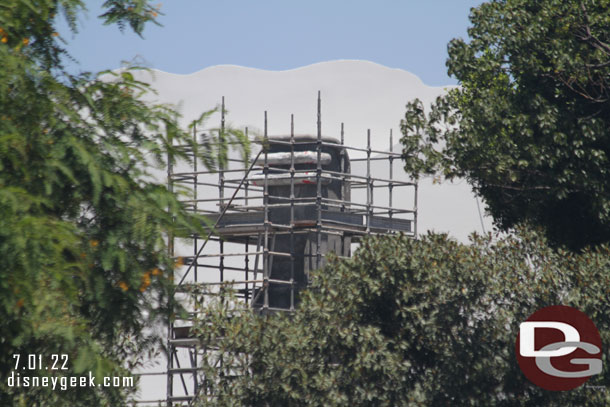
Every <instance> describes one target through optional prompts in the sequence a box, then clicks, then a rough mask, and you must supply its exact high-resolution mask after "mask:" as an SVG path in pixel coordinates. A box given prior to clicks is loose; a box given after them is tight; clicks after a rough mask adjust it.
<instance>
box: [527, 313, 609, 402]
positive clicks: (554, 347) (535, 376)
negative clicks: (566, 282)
mask: <svg viewBox="0 0 610 407" xmlns="http://www.w3.org/2000/svg"><path fill="white" fill-rule="evenodd" d="M515 348H516V353H517V362H519V367H520V368H521V371H523V374H525V376H526V377H527V378H528V379H529V380H530V381H531V382H532V383H534V384H535V385H537V386H539V387H542V388H543V389H546V390H553V391H561V390H571V389H573V388H575V387H578V386H580V385H582V384H584V383H585V382H586V381H587V380H589V378H590V377H591V376H593V375H596V374H599V373H601V371H602V360H601V358H602V353H601V351H602V341H601V338H600V336H599V332H598V330H597V328H596V327H595V324H593V322H592V321H591V320H590V319H589V317H587V316H586V315H585V314H584V313H582V312H580V311H579V310H577V309H575V308H572V307H566V306H564V305H555V306H552V307H546V308H542V309H540V310H538V311H536V312H534V313H533V314H532V315H531V316H530V317H529V318H528V319H527V321H525V322H523V323H521V325H520V327H519V334H518V335H517V341H516V344H515Z"/></svg>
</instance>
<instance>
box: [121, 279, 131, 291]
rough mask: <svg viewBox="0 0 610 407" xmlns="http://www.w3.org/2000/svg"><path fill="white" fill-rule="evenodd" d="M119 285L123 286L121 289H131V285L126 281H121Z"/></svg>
mask: <svg viewBox="0 0 610 407" xmlns="http://www.w3.org/2000/svg"><path fill="white" fill-rule="evenodd" d="M119 287H121V290H123V291H127V290H129V286H128V285H127V283H126V282H124V281H119Z"/></svg>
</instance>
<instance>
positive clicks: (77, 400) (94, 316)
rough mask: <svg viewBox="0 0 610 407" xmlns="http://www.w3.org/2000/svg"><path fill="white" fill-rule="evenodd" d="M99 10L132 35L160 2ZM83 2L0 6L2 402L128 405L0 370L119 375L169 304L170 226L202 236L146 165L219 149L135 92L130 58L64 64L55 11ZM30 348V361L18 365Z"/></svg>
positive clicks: (214, 156)
mask: <svg viewBox="0 0 610 407" xmlns="http://www.w3.org/2000/svg"><path fill="white" fill-rule="evenodd" d="M104 7H105V8H106V12H105V13H104V14H103V15H102V16H101V17H102V18H103V19H104V20H105V22H106V23H117V24H119V26H120V27H121V28H123V27H124V26H126V25H129V26H130V27H131V28H132V29H133V30H134V31H135V32H136V33H138V34H140V33H141V32H142V30H143V27H144V24H145V23H147V22H152V21H154V18H155V16H156V15H157V14H158V12H159V11H158V10H157V9H156V8H154V7H152V6H151V5H150V4H149V2H148V1H147V0H135V1H133V0H131V1H126V0H109V1H106V2H105V3H104ZM83 10H84V6H83V4H82V2H81V1H79V0H30V1H26V0H8V1H3V2H2V3H1V4H0V61H2V62H1V69H0V348H1V349H2V352H1V353H0V378H1V380H0V405H3V406H10V405H23V406H26V405H27V406H61V405H66V406H76V405H99V406H113V407H114V406H120V405H123V404H124V403H125V397H126V395H127V394H128V393H129V392H131V391H133V390H134V389H133V388H114V387H95V388H91V387H77V388H68V390H67V391H61V390H59V389H51V388H50V387H17V386H10V385H9V383H8V382H7V380H8V377H9V376H10V375H16V374H17V375H19V374H20V375H21V376H39V377H43V376H49V377H61V376H72V375H86V374H87V373H88V372H91V373H92V374H93V375H94V376H96V377H97V378H98V380H100V381H101V377H102V376H128V375H130V371H129V369H130V368H132V367H133V366H135V365H136V364H137V363H138V360H139V359H141V356H142V355H143V354H144V353H145V352H146V351H149V350H151V349H152V346H153V345H154V344H155V342H156V340H157V338H156V337H155V336H154V334H152V333H150V331H151V329H150V327H151V326H154V324H155V321H158V320H159V319H160V318H166V317H168V314H167V313H168V308H171V307H172V306H173V304H171V298H172V287H173V285H172V282H171V275H172V274H173V270H174V267H175V264H174V261H175V259H173V258H172V257H171V256H170V254H169V253H168V250H167V249H168V248H167V244H166V242H167V238H168V236H171V235H174V236H178V237H180V236H188V235H189V234H192V233H199V234H204V233H205V231H204V230H203V229H202V226H201V225H202V223H201V219H200V218H199V217H197V216H196V215H193V214H190V213H189V212H188V211H187V210H186V208H185V206H184V205H183V204H182V203H180V201H179V196H178V195H177V194H175V193H174V192H173V191H170V190H168V188H167V187H166V186H165V185H163V184H160V183H159V182H156V181H154V180H153V177H151V176H150V175H149V173H150V171H151V169H152V168H153V167H154V166H155V165H157V166H165V165H167V164H168V162H170V163H171V162H175V161H176V160H187V161H188V160H192V159H199V160H202V161H203V162H204V163H205V164H207V165H208V166H209V167H212V166H213V165H214V164H215V163H216V162H218V161H219V160H220V161H222V160H223V159H224V158H225V155H226V146H224V145H221V144H219V143H217V142H215V141H214V140H208V145H209V146H212V148H208V149H204V148H202V147H201V145H202V144H201V141H200V140H194V139H193V136H192V133H191V132H190V130H189V129H182V128H181V127H180V126H179V119H180V118H179V116H178V114H177V113H176V112H174V111H173V110H172V109H171V108H169V107H167V106H162V105H154V106H151V105H147V104H145V103H143V102H142V101H141V100H140V98H139V97H140V96H141V95H142V94H143V93H145V92H148V91H149V90H150V89H149V86H148V85H147V84H145V83H142V82H138V81H136V80H135V79H134V76H133V75H132V73H131V69H124V70H122V71H119V72H105V73H103V74H104V76H103V78H102V77H100V76H99V75H92V74H87V73H84V74H81V75H76V76H74V75H70V74H68V73H66V72H65V71H64V70H63V66H62V61H63V60H64V59H65V58H66V57H67V54H66V52H65V50H63V49H62V47H61V45H60V44H61V43H60V39H59V37H58V35H57V33H56V32H55V28H54V27H55V24H56V22H57V18H58V17H57V14H58V13H63V15H64V16H65V17H66V18H67V20H68V21H69V22H70V23H71V27H72V29H73V30H74V31H76V25H75V23H74V21H75V20H76V17H77V15H78V14H79V13H81V12H83ZM205 117H206V115H202V116H201V117H200V118H198V119H197V120H195V121H194V122H193V123H200V122H201V121H202V120H203V119H205ZM235 138H237V139H239V140H240V141H244V139H243V137H242V136H241V134H239V133H238V132H231V133H230V134H225V135H224V136H223V137H222V139H223V140H229V139H232V140H234V139H235ZM179 144H180V145H181V146H182V147H178V145H179ZM145 328H149V329H145ZM63 354H65V355H68V363H67V364H66V366H67V367H68V368H69V370H68V371H62V370H59V369H53V368H52V367H53V355H63ZM14 355H20V364H19V365H16V363H17V360H16V357H14ZM28 355H36V358H38V356H40V358H41V359H36V361H37V363H36V364H34V365H32V366H28V364H27V362H28ZM62 361H63V360H62ZM61 364H62V365H63V363H61ZM22 367H23V368H25V370H22ZM30 367H34V369H30ZM55 367H56V368H57V367H58V366H55ZM100 381H98V382H97V384H101V382H100Z"/></svg>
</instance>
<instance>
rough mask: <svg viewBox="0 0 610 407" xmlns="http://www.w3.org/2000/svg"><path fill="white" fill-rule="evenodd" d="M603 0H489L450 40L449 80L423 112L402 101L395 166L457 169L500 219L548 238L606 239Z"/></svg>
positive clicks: (609, 22)
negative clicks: (454, 83) (454, 85)
mask: <svg viewBox="0 0 610 407" xmlns="http://www.w3.org/2000/svg"><path fill="white" fill-rule="evenodd" d="M609 5H610V3H609V2H608V1H607V0H589V1H575V0H570V1H565V0H543V1H536V2H532V1H527V0H498V1H490V2H486V3H483V4H482V5H481V6H479V7H477V8H473V9H472V11H471V15H470V20H471V23H472V26H471V27H470V28H469V30H468V34H469V37H470V41H469V42H465V41H463V40H461V39H455V40H453V41H451V42H450V43H449V46H448V51H449V59H448V60H447V66H448V69H449V74H450V75H453V76H454V77H456V78H457V79H458V80H459V83H460V88H458V89H452V90H451V91H449V92H448V94H447V95H446V96H444V97H441V98H439V99H437V101H436V103H435V104H433V105H432V108H431V111H430V112H429V114H428V115H426V114H425V113H424V111H423V106H422V104H421V103H420V102H419V101H417V100H416V101H414V102H412V103H410V104H409V105H407V113H406V116H405V119H404V120H403V123H402V130H403V134H404V135H405V136H404V137H403V139H402V143H403V145H404V151H403V153H404V158H405V169H406V170H407V172H409V173H411V174H413V175H414V176H417V174H419V173H428V174H432V173H441V174H443V175H444V176H446V177H447V178H454V177H465V178H466V179H467V180H468V181H469V182H470V183H471V184H472V186H473V188H474V189H475V192H477V193H478V194H480V195H481V196H482V197H483V198H484V199H485V202H486V203H487V207H488V210H489V212H490V213H491V215H492V216H493V217H494V219H495V222H496V224H497V225H498V226H499V227H501V228H502V229H504V230H506V229H508V228H511V227H513V226H514V225H516V224H519V223H521V222H524V221H525V222H530V223H532V224H534V225H539V226H542V227H544V229H545V230H546V232H547V236H548V237H549V238H550V239H551V241H552V242H553V243H555V244H565V245H567V246H568V247H570V248H572V249H580V248H582V247H583V246H586V245H588V244H597V243H601V242H608V241H610V189H609V188H610V161H609V155H610V133H609V130H608V129H610V114H609V109H610V34H609V33H610V30H609V27H610V13H608V7H609Z"/></svg>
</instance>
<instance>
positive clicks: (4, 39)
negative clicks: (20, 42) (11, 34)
mask: <svg viewBox="0 0 610 407" xmlns="http://www.w3.org/2000/svg"><path fill="white" fill-rule="evenodd" d="M0 41H2V43H3V44H6V43H7V42H8V38H7V37H6V35H5V36H3V37H2V40H0Z"/></svg>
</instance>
